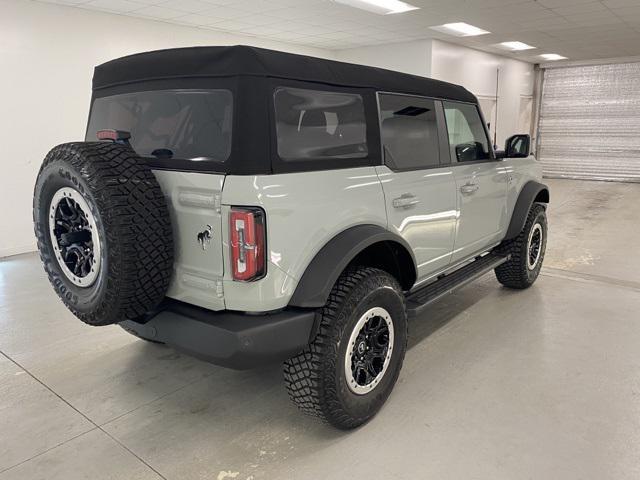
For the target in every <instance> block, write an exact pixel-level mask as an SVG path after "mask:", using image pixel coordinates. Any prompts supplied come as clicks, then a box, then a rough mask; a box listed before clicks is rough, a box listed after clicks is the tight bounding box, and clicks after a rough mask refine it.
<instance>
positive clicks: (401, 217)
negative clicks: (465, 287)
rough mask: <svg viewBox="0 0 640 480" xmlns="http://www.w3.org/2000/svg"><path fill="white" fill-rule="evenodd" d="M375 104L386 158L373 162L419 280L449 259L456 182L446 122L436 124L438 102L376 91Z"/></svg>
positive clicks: (392, 226) (391, 218) (393, 223)
mask: <svg viewBox="0 0 640 480" xmlns="http://www.w3.org/2000/svg"><path fill="white" fill-rule="evenodd" d="M378 104H379V110H380V131H381V137H382V138H381V140H382V145H383V149H384V159H385V162H384V163H385V164H384V165H383V166H379V167H376V168H377V171H378V176H379V178H380V180H381V182H382V186H383V189H384V194H385V202H386V209H387V218H388V222H389V228H390V229H392V230H394V231H395V232H396V233H398V234H399V235H401V236H402V237H403V238H404V239H405V240H406V241H407V242H408V243H409V245H410V246H411V248H412V249H413V253H414V255H415V258H416V263H417V267H418V281H420V280H421V279H424V278H426V277H428V276H429V275H431V274H433V273H435V272H437V271H438V270H442V269H443V268H445V267H446V266H447V265H448V264H449V262H450V257H451V251H452V249H453V242H454V234H455V224H456V190H455V189H456V184H455V179H454V175H453V170H452V167H451V165H449V164H448V154H447V150H446V148H448V146H446V145H443V141H442V139H441V137H442V134H443V132H444V130H443V127H444V126H443V125H442V128H441V129H438V124H439V123H440V124H442V123H443V114H442V110H441V109H442V106H441V104H440V102H439V101H437V100H433V99H428V98H423V97H415V96H407V95H398V94H386V93H380V94H378ZM445 142H446V139H445ZM445 154H447V155H445ZM441 160H444V161H441Z"/></svg>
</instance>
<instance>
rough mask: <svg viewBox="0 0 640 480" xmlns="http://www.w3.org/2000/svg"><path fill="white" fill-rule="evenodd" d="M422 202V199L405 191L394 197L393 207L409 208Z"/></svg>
mask: <svg viewBox="0 0 640 480" xmlns="http://www.w3.org/2000/svg"><path fill="white" fill-rule="evenodd" d="M418 203H420V200H418V199H417V198H416V196H415V195H413V194H411V193H403V194H402V195H400V196H399V197H398V198H394V199H393V208H409V207H413V206H414V205H417V204H418Z"/></svg>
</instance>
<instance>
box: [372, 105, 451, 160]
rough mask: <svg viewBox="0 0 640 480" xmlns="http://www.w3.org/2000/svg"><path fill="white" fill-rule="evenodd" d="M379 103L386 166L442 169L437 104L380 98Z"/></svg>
mask: <svg viewBox="0 0 640 480" xmlns="http://www.w3.org/2000/svg"><path fill="white" fill-rule="evenodd" d="M379 103H380V131H381V135H382V145H383V149H384V159H385V164H386V165H388V166H389V167H390V168H392V169H394V170H412V169H420V168H428V167H435V166H438V165H440V154H439V144H438V122H437V118H436V109H435V102H434V101H433V100H430V99H426V98H419V97H411V96H405V95H393V94H380V95H379Z"/></svg>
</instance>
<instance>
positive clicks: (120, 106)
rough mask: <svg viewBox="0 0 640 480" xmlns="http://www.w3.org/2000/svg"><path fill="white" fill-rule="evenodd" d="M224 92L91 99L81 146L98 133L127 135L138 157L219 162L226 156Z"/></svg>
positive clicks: (228, 117)
mask: <svg viewBox="0 0 640 480" xmlns="http://www.w3.org/2000/svg"><path fill="white" fill-rule="evenodd" d="M232 115H233V97H232V94H231V92H230V91H229V90H157V91H149V92H135V93H126V94H122V95H113V96H110V97H102V98H97V99H95V100H94V102H93V106H92V108H91V116H90V118H89V128H88V129H87V140H96V132H97V131H98V130H102V129H107V128H110V129H115V130H125V131H128V132H131V140H130V143H131V146H132V147H133V149H134V150H135V151H136V152H137V153H138V154H139V155H142V156H148V157H157V158H179V159H193V160H214V161H220V162H223V161H225V160H226V159H227V158H228V157H229V153H230V151H231V123H232Z"/></svg>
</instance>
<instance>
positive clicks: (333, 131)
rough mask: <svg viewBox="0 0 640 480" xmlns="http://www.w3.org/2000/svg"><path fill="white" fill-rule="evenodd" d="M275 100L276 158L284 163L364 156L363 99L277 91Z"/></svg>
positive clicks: (324, 92)
mask: <svg viewBox="0 0 640 480" xmlns="http://www.w3.org/2000/svg"><path fill="white" fill-rule="evenodd" d="M274 101H275V112H276V134H277V137H278V155H279V156H280V158H282V159H283V160H322V159H339V158H345V159H348V158H364V157H366V156H367V154H368V151H367V124H366V121H365V114H364V104H363V100H362V96H360V95H357V94H351V93H341V92H329V91H320V90H306V89H300V88H278V89H276V91H275V94H274Z"/></svg>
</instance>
